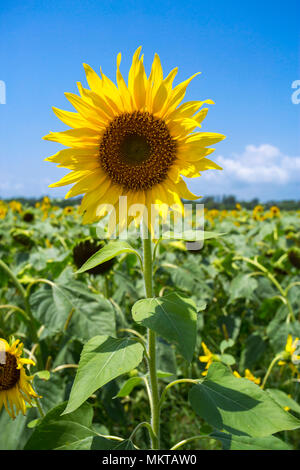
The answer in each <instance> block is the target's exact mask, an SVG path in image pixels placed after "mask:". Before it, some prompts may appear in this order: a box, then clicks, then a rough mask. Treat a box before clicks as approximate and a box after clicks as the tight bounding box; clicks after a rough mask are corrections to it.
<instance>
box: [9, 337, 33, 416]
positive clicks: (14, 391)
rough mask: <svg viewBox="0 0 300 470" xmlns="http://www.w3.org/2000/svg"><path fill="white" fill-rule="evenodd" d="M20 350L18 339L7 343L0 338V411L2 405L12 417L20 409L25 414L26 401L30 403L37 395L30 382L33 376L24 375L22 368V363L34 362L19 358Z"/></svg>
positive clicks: (21, 346) (20, 345)
mask: <svg viewBox="0 0 300 470" xmlns="http://www.w3.org/2000/svg"><path fill="white" fill-rule="evenodd" d="M22 351H23V344H22V343H20V342H19V340H16V341H14V342H13V343H12V344H11V345H9V344H8V343H7V341H5V339H2V338H0V411H1V409H2V407H3V405H4V406H5V409H6V411H7V412H8V414H9V415H10V416H11V417H12V418H13V419H14V418H15V417H16V415H18V414H19V412H20V411H21V412H22V413H23V415H25V412H26V402H27V403H29V404H30V405H32V402H31V399H32V398H37V397H38V395H37V394H36V393H35V391H34V390H33V388H32V386H31V383H30V382H31V381H32V380H33V377H32V376H28V375H26V372H25V369H24V364H33V365H34V362H33V361H32V360H31V359H25V358H21V356H22Z"/></svg>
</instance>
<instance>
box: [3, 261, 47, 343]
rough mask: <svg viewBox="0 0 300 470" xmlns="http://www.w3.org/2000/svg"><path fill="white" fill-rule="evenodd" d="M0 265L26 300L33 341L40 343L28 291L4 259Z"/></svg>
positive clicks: (25, 304)
mask: <svg viewBox="0 0 300 470" xmlns="http://www.w3.org/2000/svg"><path fill="white" fill-rule="evenodd" d="M0 266H1V267H2V269H3V270H4V271H5V272H6V273H7V274H8V275H9V277H10V278H11V280H12V282H13V283H14V285H15V286H16V288H17V289H18V291H19V292H20V294H21V297H22V298H23V302H24V306H25V312H26V314H27V316H28V317H29V319H30V323H29V330H30V334H31V337H32V341H33V342H34V343H38V342H39V338H38V335H37V330H36V328H35V319H34V318H33V315H32V312H31V309H30V305H29V301H28V297H27V295H26V291H25V289H24V288H23V286H22V285H21V284H20V282H19V281H18V279H17V278H16V276H15V275H14V273H13V272H12V271H11V269H9V267H8V266H7V265H6V264H5V263H4V262H3V261H2V260H0Z"/></svg>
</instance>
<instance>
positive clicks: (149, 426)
mask: <svg viewBox="0 0 300 470" xmlns="http://www.w3.org/2000/svg"><path fill="white" fill-rule="evenodd" d="M143 427H144V428H147V429H148V431H149V435H150V437H151V439H155V435H154V433H153V430H152V427H151V425H150V424H149V423H147V422H146V421H143V422H142V423H139V424H138V425H137V426H136V427H135V428H134V430H133V431H132V433H131V435H130V437H129V440H132V439H133V437H134V435H135V434H136V432H137V431H138V430H139V429H140V428H143Z"/></svg>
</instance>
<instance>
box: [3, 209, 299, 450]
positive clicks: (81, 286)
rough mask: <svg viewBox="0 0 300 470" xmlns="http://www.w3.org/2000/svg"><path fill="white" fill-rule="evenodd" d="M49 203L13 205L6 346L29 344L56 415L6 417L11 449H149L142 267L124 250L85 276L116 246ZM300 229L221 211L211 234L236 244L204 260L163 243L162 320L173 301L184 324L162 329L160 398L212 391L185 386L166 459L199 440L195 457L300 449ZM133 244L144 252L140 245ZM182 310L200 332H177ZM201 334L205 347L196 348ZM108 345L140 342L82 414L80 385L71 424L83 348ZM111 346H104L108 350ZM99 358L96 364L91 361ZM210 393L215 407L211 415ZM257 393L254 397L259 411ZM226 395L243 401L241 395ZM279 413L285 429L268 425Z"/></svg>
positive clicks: (213, 243)
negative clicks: (201, 452)
mask: <svg viewBox="0 0 300 470" xmlns="http://www.w3.org/2000/svg"><path fill="white" fill-rule="evenodd" d="M38 206H39V207H34V208H32V207H26V206H25V205H23V206H21V205H18V204H14V203H10V205H9V204H8V203H2V204H1V205H0V256H1V262H0V338H4V339H5V340H7V341H10V342H11V341H12V340H13V339H20V340H21V341H22V342H23V343H24V353H23V355H24V356H25V357H30V358H31V359H33V361H34V362H35V364H36V365H35V366H33V365H29V366H28V369H29V371H30V372H28V371H27V374H29V373H30V375H34V379H33V387H34V389H35V390H36V392H37V393H38V394H39V395H40V396H41V398H40V399H39V404H40V406H41V408H42V412H43V414H46V417H45V418H43V419H42V418H41V417H40V414H39V411H38V408H37V402H36V401H34V400H33V402H32V406H30V405H28V409H27V413H26V415H25V416H23V415H22V414H21V413H20V414H19V415H18V416H17V417H16V419H15V420H12V419H11V417H10V416H9V415H8V413H7V412H6V410H5V408H4V407H3V408H2V411H0V426H1V429H5V432H1V434H0V449H23V448H27V449H57V448H62V449H90V448H96V449H110V448H114V446H116V445H117V444H118V445H119V446H120V448H122V446H123V448H127V449H129V448H132V447H133V445H135V446H137V447H139V448H141V449H146V448H149V445H150V444H149V434H148V430H147V428H146V426H145V427H141V428H139V429H138V430H137V431H136V432H134V434H133V435H132V436H131V433H132V432H133V431H134V429H135V427H136V426H137V425H138V424H139V423H140V422H146V421H147V420H148V418H149V403H148V398H147V388H146V387H145V380H144V378H145V377H147V367H146V362H145V361H144V360H143V361H142V360H139V361H138V360H137V356H139V355H140V354H141V349H140V348H141V343H142V340H143V338H144V336H145V334H146V329H145V324H146V319H145V318H144V317H143V315H144V316H145V309H146V311H147V314H148V313H149V312H150V310H151V309H150V307H149V309H148V310H149V312H148V310H147V308H148V307H147V306H146V304H144V303H142V304H136V302H137V301H139V300H140V299H143V298H144V296H145V293H144V284H143V278H142V276H141V272H140V265H139V259H138V257H137V256H136V255H135V253H134V252H124V250H123V251H121V253H120V254H119V255H118V256H116V257H113V258H112V260H110V261H107V260H106V263H104V264H101V265H99V266H98V267H96V268H94V270H93V271H92V273H89V272H84V273H80V274H78V273H77V274H76V271H77V270H78V268H79V267H80V266H81V265H82V264H83V262H84V261H85V260H86V259H87V258H89V257H90V256H91V255H92V254H93V252H94V251H97V250H98V249H100V248H101V247H102V246H103V242H101V241H99V240H97V237H96V229H95V226H93V225H89V226H84V225H82V224H81V216H80V215H79V214H78V211H77V207H76V206H75V207H71V208H68V207H67V208H60V207H55V206H53V205H52V204H51V202H50V201H48V200H45V201H44V202H42V203H40V204H38ZM299 222H300V211H299V210H298V211H279V210H277V209H276V208H273V209H267V210H264V208H263V207H261V208H259V207H258V208H257V209H254V211H252V210H251V211H250V210H246V209H244V208H243V207H237V208H236V209H235V210H233V211H230V210H228V211H222V210H219V211H218V210H209V211H206V213H205V223H206V225H205V229H206V230H207V231H209V232H214V233H222V234H225V235H222V236H220V237H217V238H211V239H207V240H206V241H205V243H204V246H203V248H202V249H201V250H198V251H189V249H188V246H189V245H187V243H186V240H162V241H160V242H159V244H158V245H157V247H156V249H155V251H156V257H155V260H154V263H153V270H154V296H155V297H156V298H158V300H157V305H158V307H157V309H158V310H159V308H160V307H161V308H162V309H164V308H165V307H166V309H168V302H171V301H172V302H175V301H174V299H175V300H176V302H175V303H176V307H174V310H172V308H171V307H170V309H171V310H170V312H171V320H170V322H165V323H164V324H160V323H159V321H158V320H157V321H158V323H157V324H159V326H153V328H154V329H156V330H157V329H158V330H159V332H160V334H159V335H158V340H157V351H156V352H157V369H158V371H159V374H158V375H159V392H160V393H161V392H162V391H163V389H164V388H165V387H166V386H167V384H168V383H171V382H173V381H175V380H178V379H182V378H188V379H192V380H195V381H197V380H199V379H200V380H201V382H200V383H201V384H203V385H197V386H195V385H194V384H193V383H190V382H188V381H187V382H183V383H180V382H179V383H177V384H174V386H172V387H170V388H169V389H168V390H167V392H166V397H167V398H166V400H165V401H164V403H163V404H162V406H161V447H162V448H163V449H170V448H172V446H174V445H175V444H176V443H178V442H180V441H181V440H184V439H187V438H189V437H191V436H198V437H197V438H195V439H194V440H191V441H190V442H187V443H185V444H184V446H182V448H185V449H221V448H222V447H223V448H231V449H238V448H243V449H248V448H250V449H256V448H263V449H273V448H274V449H275V448H279V449H288V448H291V449H300V447H299V437H300V431H299V429H298V428H299V426H300V421H299V420H300V404H299V392H300V384H299V381H300V367H299V365H298V358H299V359H300V356H299V357H298V355H300V347H298V344H297V341H298V338H300V321H299V320H300V234H299ZM80 242H84V243H80ZM127 242H128V243H129V244H130V245H131V246H132V247H133V249H134V250H137V251H138V252H139V251H141V248H142V247H141V242H140V240H139V239H137V238H135V237H134V236H133V235H132V236H130V237H129V240H127ZM104 243H105V245H107V243H108V241H107V240H106V241H105V242H104ZM75 247H77V248H76V249H75ZM1 263H2V264H1ZM4 263H5V264H4ZM76 264H77V266H76ZM160 299H163V301H162V302H165V304H164V305H160V303H159V302H160ZM143 302H146V301H143ZM188 302H191V304H190V306H188V305H187V304H188ZM181 303H182V305H185V307H184V308H183V310H184V309H185V308H186V311H187V312H188V313H187V314H189V315H190V316H189V319H191V318H194V316H193V315H195V312H196V316H195V318H196V320H195V321H196V323H195V325H194V326H195V328H196V329H193V328H194V327H192V326H191V328H190V324H189V323H188V322H186V323H184V322H183V323H184V324H183V327H182V328H183V329H182V330H180V328H179V329H178V325H180V323H178V324H175V327H176V328H175V329H176V331H175V330H174V331H173V330H172V329H171V327H170V324H172V321H173V320H172V315H173V314H174V315H175V314H176V315H177V313H176V312H175V310H176V309H177V308H178V310H180V308H181ZM134 304H136V305H135V307H134V309H133V316H134V318H135V320H136V321H134V319H133V316H132V307H133V305H134ZM146 307H147V308H146ZM195 308H196V310H195ZM189 309H190V310H189ZM158 310H157V311H156V314H157V315H158V313H160V312H158ZM183 310H182V311H183ZM194 310H195V312H194ZM174 312H175V313H174ZM190 312H191V313H190ZM179 314H180V315H181V310H180V312H179ZM179 314H178V315H179ZM174 318H175V317H174ZM148 320H149V319H148ZM177 320H178V316H177V317H176V318H175V320H174V321H175V322H176V321H177ZM149 321H150V320H149ZM189 321H190V320H189ZM194 333H195V341H194V340H193V339H190V337H192V336H193V335H194ZM138 335H139V336H138ZM176 335H177V336H176ZM185 335H186V337H185ZM189 335H190V337H189ZM97 336H100V337H102V338H103V337H106V336H109V337H111V340H109V341H110V342H111V347H112V348H114V344H115V343H116V341H118V344H119V345H121V343H122V341H123V343H125V342H126V341H127V344H130V345H131V346H130V347H131V353H130V354H131V355H130V356H129V355H128V358H127V359H126V364H125V365H122V358H121V357H119V356H118V357H117V360H115V362H113V361H114V360H112V361H110V362H109V360H110V359H109V358H107V359H105V358H106V356H105V358H104V359H105V360H107V361H108V362H107V364H108V365H105V364H106V363H105V362H104V364H103V363H101V364H102V366H103V368H104V369H105V373H104V375H105V374H106V375H107V377H106V376H104V375H103V377H102V376H101V377H102V378H101V380H102V382H101V384H102V385H101V386H96V385H95V386H94V387H92V388H93V389H92V388H91V387H90V388H89V390H90V392H91V393H88V390H85V393H82V397H83V398H84V397H86V396H87V398H86V399H83V402H84V403H83V404H81V403H80V407H77V408H76V406H75V401H76V400H77V401H78V403H79V401H80V396H81V395H80V393H81V391H80V390H79V388H78V387H77V389H76V387H75V389H74V387H73V392H72V393H73V395H72V396H73V398H72V400H73V401H72V400H71V401H70V402H69V403H73V404H74V406H73V408H74V407H75V408H74V411H72V413H70V414H69V415H63V416H60V415H61V413H62V411H63V410H64V409H65V407H66V405H67V402H68V399H69V396H70V392H71V389H72V386H73V382H74V378H75V376H76V373H77V371H78V364H79V361H80V355H81V353H82V348H83V346H84V345H87V343H88V342H89V343H88V345H90V348H91V347H92V346H93V341H92V342H91V341H90V340H91V338H94V337H97ZM193 338H194V336H193ZM139 340H140V341H139ZM101 341H102V340H101ZM101 341H100V340H99V341H98V343H99V344H98V343H97V341H96V343H97V344H98V346H97V344H96V343H95V340H94V343H95V344H96V346H97V347H98V348H100V349H101V347H102V351H103V341H102V342H101ZM193 341H194V342H193ZM105 344H106V343H105ZM109 346H110V343H109V342H108V341H107V348H108V347H109ZM85 348H86V353H85V354H86V355H85V356H84V354H83V355H82V360H85V361H87V354H88V351H87V347H86V346H85ZM100 349H99V350H100ZM108 350H109V349H107V350H106V351H105V354H106V355H107V354H108V352H107V351H108ZM118 351H119V349H118ZM90 354H92V353H90ZM199 357H200V359H199ZM104 359H101V360H102V362H103V360H104ZM189 359H191V360H189ZM100 362H101V361H100ZM99 364H100V363H99ZM101 364H100V365H101ZM99 367H100V366H99ZM207 370H208V376H207V377H206V373H207ZM106 372H107V373H106ZM0 373H1V364H0ZM90 373H91V371H90ZM222 374H223V376H224V377H225V378H224V382H222V383H221V382H219V378H218V377H219V376H220V377H221V376H222ZM86 377H88V376H86ZM245 377H246V378H245ZM86 380H87V379H86ZM89 380H90V382H91V381H92V377H90V379H89ZM220 380H221V379H220ZM95 382H97V379H96V378H95ZM97 383H98V382H97ZM195 383H196V382H195ZM99 384H100V382H99ZM99 384H98V385H99ZM239 384H241V385H239ZM242 384H243V385H242ZM95 387H96V388H95ZM193 387H194V388H193ZM197 387H198V388H197ZM208 389H210V390H212V392H211V394H210V395H209V396H210V398H209V399H210V400H212V401H213V404H211V408H210V411H209V412H208V411H207V407H206V405H205V403H206V401H205V400H208V398H207V396H206V395H205V393H206V392H205V390H206V391H207V390H208ZM248 389H249V395H250V396H251V397H252V398H249V399H248V398H247V400H248V401H247V400H246V398H245V397H247V393H248ZM78 390H79V392H80V393H79V392H78V393H77V391H78ZM226 390H234V391H233V392H230V393H231V395H230V397H229V398H228V397H227V395H226ZM197 394H198V395H201V396H199V397H197ZM217 395H218V396H220V398H217ZM221 395H222V396H221ZM242 395H243V397H244V398H243V397H242ZM253 397H256V398H253ZM0 398H1V389H0ZM198 398H199V401H197V400H198ZM239 400H241V403H240V402H239ZM243 400H245V401H243ZM249 400H250V401H251V400H252V402H251V403H250V402H249ZM236 402H239V405H237V406H238V408H237V409H235V408H234V404H233V403H236ZM199 403H200V404H199ZM264 403H265V405H264ZM0 405H1V400H0ZM70 406H71V405H70ZM239 406H240V408H239ZM264 406H265V408H264ZM57 407H58V408H57ZM51 410H52V411H51ZM274 410H275V411H274ZM276 413H278V417H277V414H276ZM275 415H276V416H275ZM71 416H72V419H71V418H70V417H71ZM272 416H275V418H276V419H275V418H274V422H276V423H275V424H274V423H272V424H270V423H267V422H268V421H269V420H270V421H272V420H271V417H272ZM68 417H69V418H68ZM261 417H262V419H261ZM261 422H264V424H259V426H258V425H257V423H261ZM266 423H267V424H266ZM264 426H265V427H264ZM268 426H269V428H268ZM267 428H268V429H267ZM256 430H257V432H256ZM45 436H47V439H46V438H45ZM111 436H115V437H117V438H119V439H116V438H115V437H113V438H112V437H111ZM130 436H131V439H129V437H130ZM122 439H125V440H124V441H122Z"/></svg>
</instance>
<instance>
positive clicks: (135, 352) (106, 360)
mask: <svg viewBox="0 0 300 470" xmlns="http://www.w3.org/2000/svg"><path fill="white" fill-rule="evenodd" d="M143 351H144V348H143V346H142V345H141V344H140V343H138V342H136V341H135V340H134V339H129V338H122V339H116V338H111V337H110V336H95V337H94V338H92V339H90V341H88V342H87V343H86V344H85V346H84V348H83V350H82V353H81V356H80V361H79V367H78V371H77V374H76V377H75V381H74V384H73V387H72V390H71V394H70V398H69V402H68V405H67V408H66V409H65V411H64V413H63V414H67V413H71V412H73V411H74V410H76V409H77V408H78V407H79V406H80V405H81V404H82V403H83V402H85V401H86V400H87V399H88V398H89V397H90V396H91V395H92V394H93V393H94V392H95V391H96V390H98V389H99V388H101V387H102V386H103V385H105V384H106V383H108V382H110V381H111V380H113V379H115V378H116V377H119V376H120V375H122V374H125V373H127V372H129V371H131V370H132V369H135V368H136V367H137V366H138V365H139V363H140V362H141V361H142V359H143Z"/></svg>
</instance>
